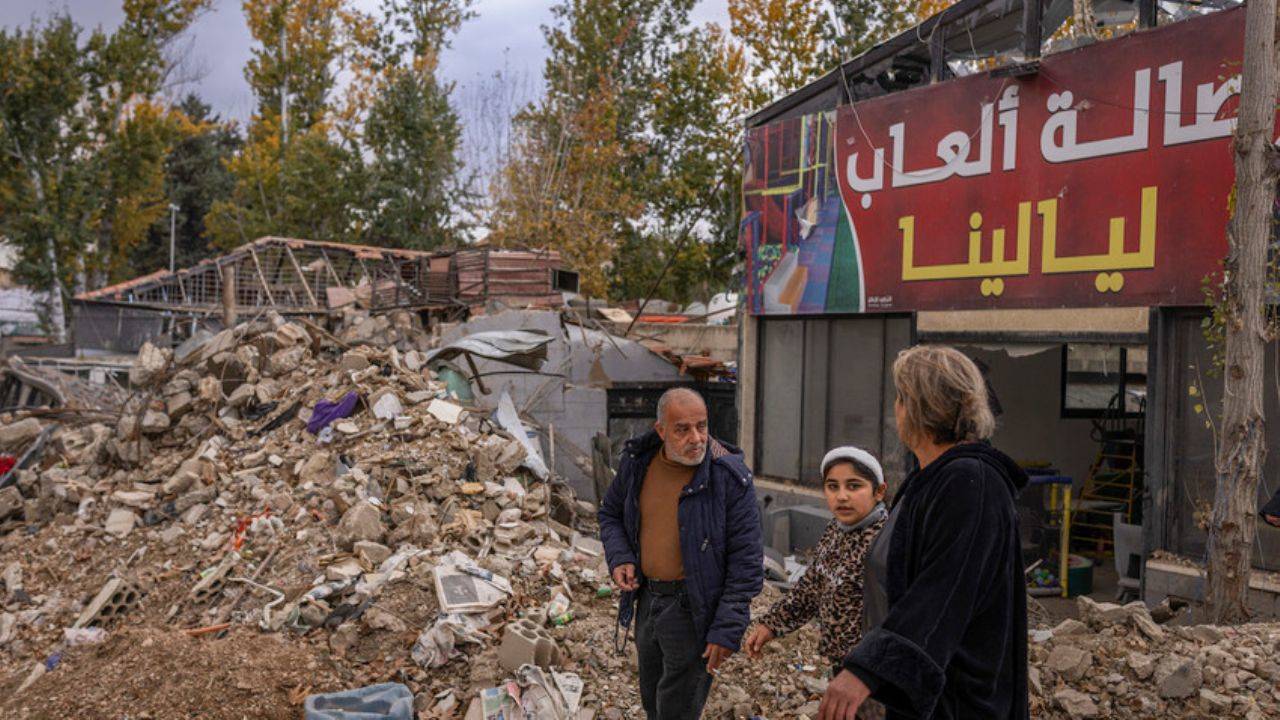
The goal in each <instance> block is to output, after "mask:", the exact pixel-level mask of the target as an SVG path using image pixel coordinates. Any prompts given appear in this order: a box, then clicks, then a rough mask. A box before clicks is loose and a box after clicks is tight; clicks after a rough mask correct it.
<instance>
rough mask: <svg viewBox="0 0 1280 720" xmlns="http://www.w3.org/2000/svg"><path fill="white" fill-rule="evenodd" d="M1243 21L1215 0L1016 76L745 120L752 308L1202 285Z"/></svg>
mask: <svg viewBox="0 0 1280 720" xmlns="http://www.w3.org/2000/svg"><path fill="white" fill-rule="evenodd" d="M1243 24H1244V14H1243V11H1241V10H1229V11H1223V12H1219V13H1215V14H1213V15H1208V16H1204V17H1201V18H1197V19H1193V20H1187V21H1183V22H1179V23H1175V24H1172V25H1169V26H1166V27H1163V28H1160V29H1158V30H1153V31H1149V32H1143V33H1138V34H1134V35H1130V36H1128V37H1125V38H1122V39H1119V40H1114V41H1110V42H1105V43H1100V44H1097V45H1093V46H1090V47H1086V48H1081V49H1077V50H1073V51H1070V52H1064V53H1060V54H1057V55H1053V56H1050V57H1047V58H1045V59H1044V60H1043V61H1042V63H1041V66H1040V68H1039V71H1038V72H1037V73H1036V74H1035V75H1033V76H1030V77H1026V78H1012V77H993V76H990V75H987V74H975V75H970V76H967V77H964V78H959V79H956V80H952V81H949V82H945V83H940V84H937V85H933V86H929V87H924V88H917V89H913V90H908V91H904V92H900V93H895V94H890V95H886V96H883V97H880V98H875V99H872V100H866V101H862V102H859V103H856V104H854V105H846V106H842V107H840V108H839V109H838V110H836V111H829V112H825V113H819V114H816V115H809V116H805V117H799V118H791V119H787V120H783V121H780V122H778V123H774V124H772V125H768V126H764V127H759V128H754V129H752V130H751V131H749V132H748V134H747V139H746V168H745V174H744V179H743V206H744V214H743V219H742V225H741V228H740V239H741V243H742V246H743V249H744V250H745V251H746V257H747V265H748V288H747V293H748V301H749V307H750V309H751V311H752V312H753V313H756V314H811V313H841V312H868V311H905V310H944V309H970V308H1017V307H1022V308H1035V307H1095V306H1105V305H1113V306H1142V305H1150V306H1158V305H1196V304H1200V303H1201V302H1202V301H1203V296H1202V289H1201V288H1202V284H1203V280H1204V278H1205V277H1206V276H1209V275H1211V274H1213V273H1215V272H1217V271H1218V270H1219V267H1220V266H1219V261H1220V260H1221V258H1222V257H1223V255H1224V254H1225V251H1226V223H1227V198H1228V194H1229V193H1230V189H1231V184H1232V177H1233V170H1232V158H1231V151H1230V141H1229V139H1228V138H1229V137H1230V135H1231V133H1232V132H1233V130H1234V128H1235V114H1236V110H1237V106H1238V95H1239V91H1240V78H1239V74H1238V73H1239V58H1240V57H1241V54H1242V37H1243ZM1192 38H1194V40H1193V39H1192ZM1100 68H1105V69H1106V70H1105V71H1102V70H1100Z"/></svg>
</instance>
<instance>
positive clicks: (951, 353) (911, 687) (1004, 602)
mask: <svg viewBox="0 0 1280 720" xmlns="http://www.w3.org/2000/svg"><path fill="white" fill-rule="evenodd" d="M893 383H894V387H895V389H896V391H897V400H896V401H895V402H894V414H895V417H896V419H897V423H898V436H899V437H900V438H901V439H902V442H903V444H904V445H906V446H907V448H908V449H909V450H910V451H911V452H912V453H913V454H914V455H915V456H916V458H917V459H918V460H919V463H920V469H918V470H916V471H915V472H913V473H911V475H910V476H908V477H907V479H906V481H905V482H904V483H903V485H902V488H901V489H900V490H899V491H898V493H897V494H896V496H895V497H894V501H893V506H892V509H891V510H890V512H889V517H888V520H887V521H886V522H885V526H884V529H883V530H882V531H881V532H880V535H879V536H878V537H877V538H876V541H875V542H874V543H873V544H872V546H871V548H870V550H869V552H868V555H867V560H866V571H865V572H866V575H865V578H864V583H863V584H864V590H863V592H864V598H863V620H864V626H865V632H864V634H863V637H862V640H861V641H860V642H859V643H858V644H857V645H856V646H855V647H854V648H853V650H851V651H850V652H849V654H848V655H847V656H846V657H845V659H844V663H843V667H844V672H841V673H840V674H838V675H837V676H836V677H835V678H834V679H832V681H831V683H830V685H829V686H828V689H827V692H826V695H825V697H824V698H823V700H822V706H821V709H820V711H819V715H820V717H821V718H822V720H852V718H854V716H855V714H856V712H857V710H858V707H859V706H861V705H862V704H863V703H864V702H865V701H866V700H867V698H868V697H871V698H874V699H876V700H878V701H879V702H881V703H882V704H883V705H884V706H885V708H886V710H887V717H888V718H889V720H893V719H894V718H936V719H938V720H953V719H959V718H963V719H966V720H967V719H969V718H982V719H983V720H1025V719H1026V718H1028V717H1029V716H1030V710H1029V707H1028V699H1027V608H1026V589H1025V585H1024V581H1023V572H1022V569H1023V566H1022V552H1021V543H1020V541H1019V536H1018V518H1017V512H1016V510H1015V508H1014V500H1015V498H1016V497H1017V494H1018V492H1019V491H1020V490H1021V489H1022V488H1023V487H1025V486H1026V483H1027V476H1026V473H1024V472H1023V471H1022V469H1021V468H1019V467H1018V466H1017V464H1016V463H1014V462H1013V460H1011V459H1009V457H1008V456H1007V455H1005V454H1004V453H1002V452H1000V451H999V450H996V449H995V448H993V447H992V446H991V444H990V438H991V435H992V432H993V431H994V430H995V420H994V418H993V417H992V414H991V408H990V407H989V405H988V400H987V390H986V384H985V383H984V381H983V379H982V374H981V372H980V371H979V370H978V368H977V366H976V365H974V363H973V361H972V360H970V359H969V358H968V357H966V356H965V355H964V354H963V353H961V352H959V351H958V350H955V349H953V348H949V347H943V346H936V345H924V346H918V347H913V348H909V349H907V350H904V351H902V352H901V353H899V354H898V358H897V360H896V361H895V362H894V364H893Z"/></svg>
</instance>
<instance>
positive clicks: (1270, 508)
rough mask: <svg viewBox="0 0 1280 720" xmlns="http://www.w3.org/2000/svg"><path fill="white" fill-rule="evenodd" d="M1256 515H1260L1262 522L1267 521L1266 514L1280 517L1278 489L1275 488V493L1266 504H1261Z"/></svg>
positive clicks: (1279, 492)
mask: <svg viewBox="0 0 1280 720" xmlns="http://www.w3.org/2000/svg"><path fill="white" fill-rule="evenodd" d="M1258 515H1260V516H1261V517H1262V521H1263V522H1266V521H1267V516H1268V515H1274V516H1276V517H1280V490H1276V494H1275V495H1272V496H1271V499H1270V500H1268V501H1267V504H1266V505H1263V506H1262V509H1261V510H1259V511H1258Z"/></svg>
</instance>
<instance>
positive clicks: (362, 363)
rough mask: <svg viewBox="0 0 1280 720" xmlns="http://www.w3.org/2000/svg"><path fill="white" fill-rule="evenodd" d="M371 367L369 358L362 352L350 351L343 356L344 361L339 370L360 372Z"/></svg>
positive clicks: (340, 363) (339, 365)
mask: <svg viewBox="0 0 1280 720" xmlns="http://www.w3.org/2000/svg"><path fill="white" fill-rule="evenodd" d="M367 367H369V358H368V356H366V355H365V354H364V353H362V352H356V351H354V350H348V351H347V352H346V353H345V354H343V356H342V360H341V361H340V362H339V363H338V368H339V369H340V370H342V371H343V372H360V371H361V370H363V369H365V368H367Z"/></svg>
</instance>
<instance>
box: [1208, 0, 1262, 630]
mask: <svg viewBox="0 0 1280 720" xmlns="http://www.w3.org/2000/svg"><path fill="white" fill-rule="evenodd" d="M1245 12H1246V15H1245V21H1244V22H1245V26H1244V28H1245V29H1244V63H1243V68H1242V76H1241V89H1240V115H1239V120H1238V122H1237V125H1236V133H1235V138H1234V140H1235V142H1234V147H1235V169H1236V207H1235V215H1234V216H1233V217H1232V218H1231V222H1230V224H1229V226H1228V229H1227V241H1228V249H1227V258H1226V262H1225V263H1224V267H1223V270H1224V274H1225V275H1224V280H1223V291H1222V307H1221V310H1222V316H1223V323H1224V330H1225V333H1226V357H1225V360H1224V361H1223V373H1222V376H1223V393H1222V424H1221V426H1220V433H1221V435H1220V437H1218V438H1217V457H1216V458H1215V465H1216V470H1217V488H1216V491H1215V492H1214V498H1213V517H1212V520H1211V521H1210V525H1209V548H1208V556H1209V557H1208V565H1209V567H1208V578H1207V580H1206V583H1205V610H1206V611H1207V613H1208V616H1209V620H1210V622H1213V623H1238V622H1243V621H1245V620H1247V619H1248V616H1249V614H1248V610H1247V607H1248V606H1247V600H1248V593H1249V574H1250V570H1251V568H1252V564H1253V563H1252V551H1253V543H1254V535H1255V533H1256V531H1257V510H1258V507H1257V505H1258V479H1259V476H1260V475H1261V473H1262V463H1263V461H1264V460H1265V459H1266V453H1267V448H1266V433H1265V431H1266V423H1265V418H1264V416H1263V405H1262V399H1263V357H1264V353H1265V351H1266V323H1265V317H1264V313H1265V308H1264V303H1265V302H1266V298H1265V295H1264V283H1265V282H1266V267H1267V244H1268V241H1269V239H1270V237H1271V231H1272V227H1271V225H1272V222H1271V218H1272V208H1273V204H1274V202H1275V194H1276V170H1275V161H1276V150H1275V147H1274V145H1273V144H1272V136H1273V132H1274V129H1275V122H1276V35H1277V30H1278V29H1280V28H1277V26H1276V0H1249V2H1248V3H1247V9H1246V11H1245Z"/></svg>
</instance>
